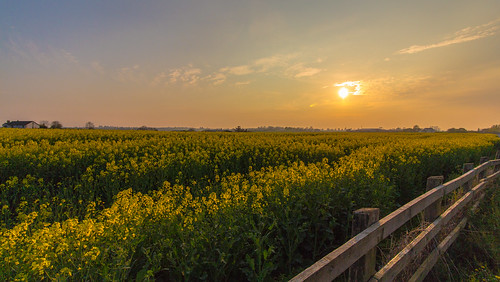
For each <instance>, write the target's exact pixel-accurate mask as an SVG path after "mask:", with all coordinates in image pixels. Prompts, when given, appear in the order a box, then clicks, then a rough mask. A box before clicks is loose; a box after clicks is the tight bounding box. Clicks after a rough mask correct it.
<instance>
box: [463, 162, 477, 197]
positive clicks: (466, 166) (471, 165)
mask: <svg viewBox="0 0 500 282" xmlns="http://www.w3.org/2000/svg"><path fill="white" fill-rule="evenodd" d="M473 169H474V163H464V166H463V168H462V174H465V173H466V172H468V171H469V170H473ZM472 181H473V180H469V181H467V182H465V183H464V185H463V186H462V187H463V188H464V192H469V191H470V189H471V188H472Z"/></svg>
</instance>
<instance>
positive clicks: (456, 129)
mask: <svg viewBox="0 0 500 282" xmlns="http://www.w3.org/2000/svg"><path fill="white" fill-rule="evenodd" d="M446 132H448V133H467V129H465V128H463V127H460V128H453V127H452V128H449V129H448V130H446Z"/></svg>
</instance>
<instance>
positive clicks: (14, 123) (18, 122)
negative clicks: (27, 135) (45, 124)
mask: <svg viewBox="0 0 500 282" xmlns="http://www.w3.org/2000/svg"><path fill="white" fill-rule="evenodd" d="M30 122H34V121H32V120H16V121H9V122H6V123H5V124H4V126H26V125H28V124H29V123H30ZM35 123H36V122H35Z"/></svg>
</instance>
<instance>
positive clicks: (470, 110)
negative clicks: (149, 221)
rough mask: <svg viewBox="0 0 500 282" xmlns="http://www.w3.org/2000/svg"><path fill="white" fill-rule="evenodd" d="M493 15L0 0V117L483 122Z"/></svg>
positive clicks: (385, 8) (496, 62)
mask: <svg viewBox="0 0 500 282" xmlns="http://www.w3.org/2000/svg"><path fill="white" fill-rule="evenodd" d="M499 12H500V2H498V1H414V2H407V1H189V0H188V1H186V0H184V1H5V0H2V1H0V99H1V100H2V103H1V104H0V120H16V119H19V120H35V121H41V120H49V121H52V120H59V121H61V122H62V124H63V125H65V126H83V125H84V124H85V123H86V122H87V121H92V122H94V123H95V124H96V125H119V126H141V125H148V126H193V127H200V126H203V127H235V126H237V125H241V126H243V127H254V126H265V125H274V126H313V127H318V128H344V127H352V128H358V127H385V128H392V127H412V126H413V125H415V124H418V125H420V126H421V127H427V126H439V127H441V128H443V129H446V128H450V127H466V128H469V129H476V128H478V127H481V128H483V127H489V126H491V125H492V124H498V123H500V119H499V116H500V115H498V108H499V107H500V95H499V91H500V82H499V80H498V77H500V52H498V50H500V49H499V48H500V36H499V34H500V30H499V29H500V16H499V15H500V13H499ZM347 82H349V83H347ZM342 87H346V90H345V91H344V92H345V93H348V96H347V97H346V98H345V99H343V98H341V97H339V95H338V92H339V90H340V89H341V88H342Z"/></svg>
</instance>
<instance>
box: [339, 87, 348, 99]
mask: <svg viewBox="0 0 500 282" xmlns="http://www.w3.org/2000/svg"><path fill="white" fill-rule="evenodd" d="M339 96H340V98H342V99H345V98H347V96H349V89H347V88H345V87H342V88H340V89H339Z"/></svg>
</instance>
